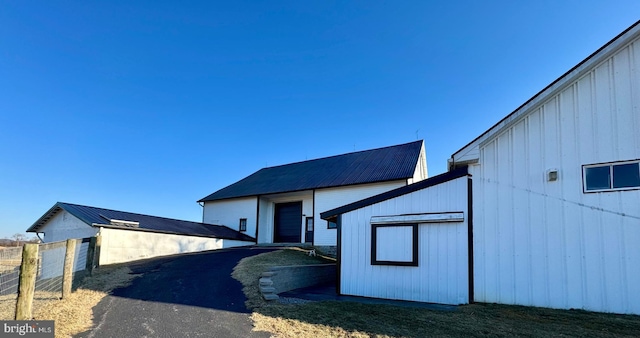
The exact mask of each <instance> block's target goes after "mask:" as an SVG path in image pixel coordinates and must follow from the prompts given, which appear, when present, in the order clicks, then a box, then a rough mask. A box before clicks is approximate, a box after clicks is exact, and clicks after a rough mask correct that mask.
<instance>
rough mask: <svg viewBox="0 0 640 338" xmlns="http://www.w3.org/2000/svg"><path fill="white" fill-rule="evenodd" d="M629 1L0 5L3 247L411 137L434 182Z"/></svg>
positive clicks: (612, 28)
mask: <svg viewBox="0 0 640 338" xmlns="http://www.w3.org/2000/svg"><path fill="white" fill-rule="evenodd" d="M639 9H640V4H638V2H637V1H577V0H566V1H540V0H537V1H447V2H445V1H440V2H435V1H387V2H382V1H349V2H347V1H225V2H222V1H202V2H198V1H189V2H163V1H149V2H143V1H138V2H135V3H133V2H131V1H111V2H106V1H105V2H100V3H93V2H92V3H89V2H76V3H72V2H54V1H40V2H31V1H14V2H3V4H2V6H1V7H0V237H7V236H11V235H13V234H14V233H18V232H24V230H26V228H27V227H29V226H30V225H31V224H32V223H33V222H34V221H35V220H37V219H38V218H39V217H40V216H41V215H42V214H43V213H44V212H46V211H47V210H48V209H49V208H50V207H51V206H52V205H53V204H54V203H55V202H56V201H64V202H70V203H77V204H85V205H92V206H99V207H104V208H111V209H118V210H124V211H132V212H139V213H146V214H152V215H158V216H165V217H172V218H179V219H187V220H194V221H200V220H201V213H202V210H201V207H200V206H199V205H198V204H196V201H197V200H198V199H200V198H202V197H204V196H206V195H208V194H210V193H212V192H214V191H215V190H217V189H220V188H222V187H224V186H226V185H228V184H231V183H233V182H235V181H237V180H239V179H241V178H243V177H245V176H247V175H249V174H251V173H252V172H254V171H256V170H258V169H260V168H262V167H265V166H273V165H278V164H285V163H290V162H296V161H301V160H306V159H312V158H318V157H324V156H331V155H336V154H341V153H345V152H351V151H354V150H364V149H371V148H377V147H384V146H389V145H394V144H400V143H406V142H411V141H413V140H416V138H419V139H424V141H425V145H426V150H427V165H428V168H429V174H430V175H435V174H439V173H442V172H444V171H445V170H446V160H447V158H448V157H449V156H450V155H451V154H452V153H453V152H455V151H456V150H458V149H459V148H461V147H462V146H464V145H465V144H466V143H467V142H469V141H471V140H472V139H473V138H475V137H476V136H478V135H479V134H480V133H482V132H483V131H484V130H486V129H488V128H489V127H490V126H492V125H493V124H494V123H496V122H497V121H498V120H500V119H501V118H502V117H504V116H505V115H507V114H508V113H510V112H511V111H513V110H514V109H515V108H517V107H518V106H519V105H520V104H522V103H523V102H525V101H526V100H527V99H529V98H530V97H531V96H533V95H534V94H535V93H537V92H538V91H540V90H541V89H542V88H543V87H545V86H546V85H547V84H549V83H550V82H552V81H553V80H555V79H556V78H557V77H559V76H560V75H562V74H563V73H564V72H566V71H567V70H569V69H570V68H571V67H573V66H574V65H575V64H577V63H578V62H580V61H581V60H582V59H584V58H585V57H587V56H588V55H589V54H591V53H592V52H593V51H595V50H596V49H598V48H599V47H600V46H602V45H603V44H605V43H606V42H607V41H609V40H610V39H611V38H613V37H614V36H616V35H617V34H618V33H620V32H621V31H623V30H624V29H625V28H627V27H628V26H630V25H632V24H633V23H634V22H635V21H636V20H638V19H639V18H640V16H639V15H638V14H639V13H640V11H639Z"/></svg>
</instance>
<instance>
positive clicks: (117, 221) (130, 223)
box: [99, 214, 140, 228]
mask: <svg viewBox="0 0 640 338" xmlns="http://www.w3.org/2000/svg"><path fill="white" fill-rule="evenodd" d="M99 215H100V217H102V218H104V219H106V220H107V221H109V224H110V225H114V226H120V227H122V226H123V227H127V228H139V227H140V222H136V221H125V220H122V219H113V218H109V217H107V216H105V215H103V214H99Z"/></svg>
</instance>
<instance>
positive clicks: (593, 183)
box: [585, 166, 611, 190]
mask: <svg viewBox="0 0 640 338" xmlns="http://www.w3.org/2000/svg"><path fill="white" fill-rule="evenodd" d="M585 175H586V177H587V178H586V182H587V190H601V189H610V188H611V177H610V176H609V166H606V167H593V168H586V169H585Z"/></svg>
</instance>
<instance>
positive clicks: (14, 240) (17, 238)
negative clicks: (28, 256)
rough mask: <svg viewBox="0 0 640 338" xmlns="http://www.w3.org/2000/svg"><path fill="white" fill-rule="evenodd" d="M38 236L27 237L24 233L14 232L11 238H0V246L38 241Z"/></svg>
mask: <svg viewBox="0 0 640 338" xmlns="http://www.w3.org/2000/svg"><path fill="white" fill-rule="evenodd" d="M39 242H40V240H39V239H38V237H27V235H25V234H20V233H18V234H14V235H13V236H11V238H0V246H21V245H23V244H24V243H39Z"/></svg>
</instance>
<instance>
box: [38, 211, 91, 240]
mask: <svg viewBox="0 0 640 338" xmlns="http://www.w3.org/2000/svg"><path fill="white" fill-rule="evenodd" d="M38 232H43V233H44V238H43V239H44V242H46V243H51V242H57V241H65V240H67V239H69V238H85V237H93V236H95V235H96V234H97V233H98V229H97V228H94V227H92V226H90V225H88V224H87V223H85V222H83V221H81V220H80V219H78V218H77V217H75V216H73V215H72V214H70V213H68V212H67V211H65V210H60V212H58V213H57V214H56V215H55V216H53V218H51V219H50V220H49V221H47V223H46V224H45V225H44V226H43V227H42V228H41V229H40V230H38Z"/></svg>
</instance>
